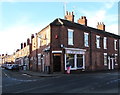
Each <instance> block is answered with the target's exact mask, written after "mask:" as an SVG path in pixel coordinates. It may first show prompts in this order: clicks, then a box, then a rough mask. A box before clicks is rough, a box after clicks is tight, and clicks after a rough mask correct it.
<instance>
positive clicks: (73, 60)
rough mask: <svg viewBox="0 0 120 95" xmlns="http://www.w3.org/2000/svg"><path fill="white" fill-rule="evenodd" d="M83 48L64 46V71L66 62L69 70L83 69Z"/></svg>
mask: <svg viewBox="0 0 120 95" xmlns="http://www.w3.org/2000/svg"><path fill="white" fill-rule="evenodd" d="M85 51H86V50H85V49H78V48H65V71H66V70H67V64H68V63H69V64H70V70H85Z"/></svg>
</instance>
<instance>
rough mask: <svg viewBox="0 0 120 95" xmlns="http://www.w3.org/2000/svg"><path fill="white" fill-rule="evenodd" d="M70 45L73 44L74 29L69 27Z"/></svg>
mask: <svg viewBox="0 0 120 95" xmlns="http://www.w3.org/2000/svg"><path fill="white" fill-rule="evenodd" d="M68 45H73V30H72V29H68Z"/></svg>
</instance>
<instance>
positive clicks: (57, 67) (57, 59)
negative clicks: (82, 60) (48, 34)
mask: <svg viewBox="0 0 120 95" xmlns="http://www.w3.org/2000/svg"><path fill="white" fill-rule="evenodd" d="M60 71H61V55H60V54H54V55H53V72H60Z"/></svg>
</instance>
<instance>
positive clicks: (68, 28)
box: [21, 12, 120, 73]
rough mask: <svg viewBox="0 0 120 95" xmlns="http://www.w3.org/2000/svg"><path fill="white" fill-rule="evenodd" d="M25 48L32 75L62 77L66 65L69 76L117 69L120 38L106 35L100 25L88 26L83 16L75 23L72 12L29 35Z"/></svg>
mask: <svg viewBox="0 0 120 95" xmlns="http://www.w3.org/2000/svg"><path fill="white" fill-rule="evenodd" d="M28 45H29V49H27V50H29V52H28V54H26V55H25V56H28V58H29V63H28V65H29V66H28V67H29V69H30V70H33V71H39V72H45V73H54V72H61V73H65V72H66V70H67V67H66V64H67V62H69V63H70V64H71V72H81V71H98V70H114V69H120V36H118V35H115V34H112V33H109V32H106V31H105V25H104V23H101V22H99V23H98V24H97V28H92V27H89V26H87V18H86V17H85V16H82V17H81V18H79V19H78V21H77V23H76V22H74V14H73V12H66V15H65V19H60V18H57V19H55V20H54V21H53V22H52V23H50V24H49V25H48V26H46V27H45V28H44V29H42V30H41V31H40V32H38V33H36V34H35V35H34V34H32V35H31V43H30V42H29V43H28ZM21 47H22V46H21ZM25 47H26V46H25ZM21 49H22V48H21ZM24 52H25V51H24Z"/></svg>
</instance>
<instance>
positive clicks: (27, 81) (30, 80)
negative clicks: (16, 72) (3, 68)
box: [3, 72, 37, 82]
mask: <svg viewBox="0 0 120 95" xmlns="http://www.w3.org/2000/svg"><path fill="white" fill-rule="evenodd" d="M3 73H4V75H5V76H6V77H7V78H9V79H11V80H15V81H22V82H32V81H37V80H36V79H34V80H21V79H16V78H12V77H10V76H8V74H6V73H5V72H3Z"/></svg>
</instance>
